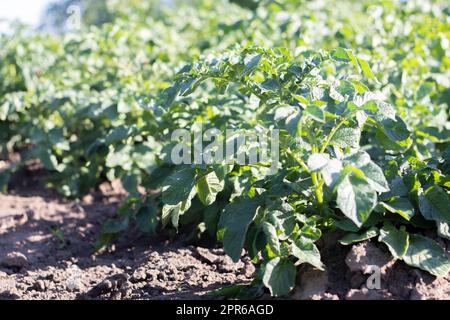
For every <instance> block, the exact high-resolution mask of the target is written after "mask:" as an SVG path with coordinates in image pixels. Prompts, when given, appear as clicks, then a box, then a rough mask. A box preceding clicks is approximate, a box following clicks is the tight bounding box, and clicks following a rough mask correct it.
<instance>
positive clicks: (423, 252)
mask: <svg viewBox="0 0 450 320" xmlns="http://www.w3.org/2000/svg"><path fill="white" fill-rule="evenodd" d="M403 261H405V263H406V264H408V265H410V266H412V267H417V268H420V269H422V270H425V271H428V272H429V273H431V274H432V275H435V276H436V277H445V276H446V275H447V274H448V272H449V270H450V259H449V257H448V255H447V253H446V252H445V250H444V249H443V248H442V247H441V246H440V245H438V244H437V243H436V242H435V241H433V240H431V239H428V238H425V237H423V236H419V235H410V236H409V247H408V250H407V252H406V254H405V255H404V256H403Z"/></svg>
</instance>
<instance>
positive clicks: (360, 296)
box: [345, 287, 393, 300]
mask: <svg viewBox="0 0 450 320" xmlns="http://www.w3.org/2000/svg"><path fill="white" fill-rule="evenodd" d="M345 299H346V300H392V299H393V298H392V295H391V294H390V293H389V292H388V291H387V290H369V289H367V288H366V287H364V288H362V289H351V290H350V291H349V292H348V293H347V295H346V297H345Z"/></svg>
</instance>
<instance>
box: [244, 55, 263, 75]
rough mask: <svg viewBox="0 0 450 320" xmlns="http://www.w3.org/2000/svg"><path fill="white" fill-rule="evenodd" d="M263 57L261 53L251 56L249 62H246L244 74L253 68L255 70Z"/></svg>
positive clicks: (247, 73)
mask: <svg viewBox="0 0 450 320" xmlns="http://www.w3.org/2000/svg"><path fill="white" fill-rule="evenodd" d="M261 58H262V54H261V53H260V54H256V55H253V56H250V57H249V59H248V62H246V63H245V66H244V75H249V74H250V73H251V72H252V71H253V70H255V69H256V68H257V67H258V65H259V62H260V61H261Z"/></svg>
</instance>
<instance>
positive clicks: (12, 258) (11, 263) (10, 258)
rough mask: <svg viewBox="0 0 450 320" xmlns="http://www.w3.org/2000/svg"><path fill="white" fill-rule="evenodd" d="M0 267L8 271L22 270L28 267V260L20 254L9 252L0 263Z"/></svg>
mask: <svg viewBox="0 0 450 320" xmlns="http://www.w3.org/2000/svg"><path fill="white" fill-rule="evenodd" d="M0 265H2V266H4V267H6V268H10V269H22V268H25V267H26V266H28V259H27V257H26V256H25V255H24V254H22V253H20V252H10V253H8V254H7V255H6V257H4V258H3V259H2V260H1V261H0Z"/></svg>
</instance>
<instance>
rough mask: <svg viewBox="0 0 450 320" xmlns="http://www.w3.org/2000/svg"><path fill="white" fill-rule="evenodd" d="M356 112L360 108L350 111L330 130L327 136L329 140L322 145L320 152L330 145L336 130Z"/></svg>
mask: <svg viewBox="0 0 450 320" xmlns="http://www.w3.org/2000/svg"><path fill="white" fill-rule="evenodd" d="M356 112H358V110H354V111H352V112H350V113H349V114H348V115H346V116H345V117H344V118H342V120H341V121H340V122H339V123H338V124H337V125H336V126H335V127H334V128H333V129H331V131H330V134H329V135H328V137H327V140H325V143H324V144H323V146H322V149H320V153H324V152H325V149H326V148H327V147H328V145H329V144H330V142H331V139H333V137H334V135H335V134H336V132H337V131H338V130H339V128H340V127H342V125H343V124H344V123H346V122H347V121H348V120H349V119H350V118H351V117H353V116H354V115H355V114H356Z"/></svg>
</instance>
